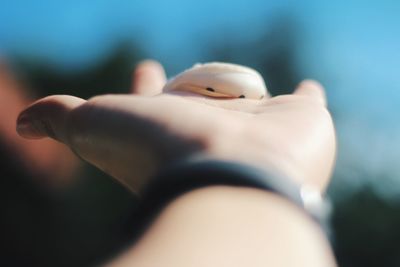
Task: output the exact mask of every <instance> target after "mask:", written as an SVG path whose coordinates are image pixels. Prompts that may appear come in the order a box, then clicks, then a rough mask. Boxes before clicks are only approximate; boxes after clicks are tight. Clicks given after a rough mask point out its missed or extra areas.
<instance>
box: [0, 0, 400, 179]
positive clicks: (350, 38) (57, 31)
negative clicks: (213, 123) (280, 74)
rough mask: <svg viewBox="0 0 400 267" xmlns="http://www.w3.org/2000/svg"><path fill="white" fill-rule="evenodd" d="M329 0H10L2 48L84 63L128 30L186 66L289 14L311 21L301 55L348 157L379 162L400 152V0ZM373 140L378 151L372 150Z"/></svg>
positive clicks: (4, 8)
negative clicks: (227, 38)
mask: <svg viewBox="0 0 400 267" xmlns="http://www.w3.org/2000/svg"><path fill="white" fill-rule="evenodd" d="M327 3H328V1H317V0H315V1H307V0H305V1H294V0H292V1H289V0H286V1H285V0H282V1H278V0H271V1H265V0H246V1H234V0H231V1H227V0H224V1H222V0H202V1H193V0H187V1H178V0H171V1H162V0H159V1H156V0H149V1H144V0H143V1H132V0H131V1H129V0H114V1H111V0H110V1H105V0H96V1H89V0H86V1H85V0H69V1H54V0H36V1H22V0H13V1H9V0H0V54H4V55H10V54H13V53H19V54H21V53H22V54H28V55H36V56H38V57H45V58H47V60H49V61H51V62H53V63H55V64H57V65H58V66H59V67H62V68H84V67H85V66H88V65H90V64H94V63H96V62H97V61H98V60H101V59H102V57H104V56H105V55H106V53H107V52H108V51H110V50H111V49H112V48H113V47H114V46H115V45H116V44H117V42H118V41H119V40H120V39H121V38H125V39H131V40H134V41H137V42H139V43H140V44H141V45H142V46H143V47H144V49H145V51H146V54H148V55H150V56H151V57H153V58H156V59H159V60H161V61H162V62H163V63H165V64H166V65H167V66H168V65H174V66H175V67H176V68H178V69H181V68H185V67H188V66H190V65H191V64H193V63H194V62H195V61H198V60H201V58H202V55H203V53H204V52H205V51H204V49H205V48H204V45H205V44H207V43H213V41H214V40H215V41H218V39H219V38H223V37H224V33H228V34H230V35H237V38H238V39H240V40H251V39H254V38H257V36H259V34H261V33H263V32H265V30H266V28H268V27H269V25H268V23H269V22H272V21H273V20H274V19H275V18H276V16H279V15H280V14H289V15H291V16H294V17H295V19H296V23H298V25H297V26H298V28H299V29H301V39H300V42H299V43H298V44H296V46H297V50H298V58H297V62H296V64H298V67H299V68H300V69H301V70H302V71H303V74H304V77H311V78H317V79H319V80H321V81H322V82H323V83H324V84H325V85H326V86H327V90H328V95H329V97H330V103H331V107H332V109H333V110H334V111H335V113H336V114H337V120H338V122H337V123H338V125H337V128H338V132H339V134H338V135H339V140H340V148H341V150H342V151H344V152H340V154H339V155H340V157H339V162H340V161H344V162H351V161H357V162H364V163H365V164H364V165H365V166H366V168H372V167H371V166H377V167H374V168H375V169H377V172H379V171H382V170H384V169H386V168H387V166H385V164H387V162H391V160H392V159H393V160H396V159H399V158H400V152H399V151H400V138H399V137H398V136H400V123H399V119H398V118H399V117H400V116H399V115H400V108H399V104H398V102H399V100H400V63H399V62H400V15H399V14H400V1H395V0H393V1H390V0H387V1H329V4H327ZM169 62H174V64H171V63H169ZM267 82H268V81H267ZM370 150H372V151H376V152H377V153H378V155H375V156H373V157H372V156H371V153H366V152H368V151H370ZM365 155H368V157H369V158H367V159H366V158H365V157H366V156H365ZM388 157H390V159H389V158H388ZM371 162H372V163H371ZM390 164H392V166H391V167H393V166H394V165H396V166H397V165H398V166H400V164H395V163H393V162H392V163H390ZM342 165H343V166H345V165H346V164H342ZM367 165H368V166H367ZM397 168H400V167H397ZM371 171H374V170H372V169H371ZM396 171H398V173H400V170H399V169H397V170H396Z"/></svg>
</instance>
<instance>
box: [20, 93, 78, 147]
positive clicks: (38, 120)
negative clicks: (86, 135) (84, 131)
mask: <svg viewBox="0 0 400 267" xmlns="http://www.w3.org/2000/svg"><path fill="white" fill-rule="evenodd" d="M85 102H86V101H85V100H83V99H81V98H78V97H73V96H67V95H58V96H49V97H45V98H43V99H40V100H38V101H36V102H35V103H33V104H32V105H30V106H29V107H28V108H26V109H25V110H24V111H22V112H21V113H20V115H19V116H18V119H17V132H18V134H19V135H20V136H22V137H25V138H28V139H40V138H44V137H51V138H54V139H56V140H58V141H61V142H63V143H67V133H66V131H67V125H66V124H67V118H68V116H69V114H70V112H71V111H72V110H73V109H75V108H76V107H78V106H80V105H82V104H83V103H85Z"/></svg>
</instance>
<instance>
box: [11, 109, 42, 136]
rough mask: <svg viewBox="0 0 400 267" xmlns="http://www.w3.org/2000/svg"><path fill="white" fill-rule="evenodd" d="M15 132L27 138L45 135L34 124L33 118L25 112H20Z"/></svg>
mask: <svg viewBox="0 0 400 267" xmlns="http://www.w3.org/2000/svg"><path fill="white" fill-rule="evenodd" d="M17 133H18V134H19V135H20V136H22V137H24V138H28V139H39V138H43V137H45V136H46V134H45V133H44V132H43V131H41V130H40V129H39V128H38V127H37V126H35V122H34V119H33V118H32V117H31V116H29V115H26V114H22V115H20V116H19V117H18V120H17Z"/></svg>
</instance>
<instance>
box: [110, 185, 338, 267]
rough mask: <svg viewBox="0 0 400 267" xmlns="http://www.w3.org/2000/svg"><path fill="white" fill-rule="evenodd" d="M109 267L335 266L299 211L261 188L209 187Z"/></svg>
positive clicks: (178, 204) (176, 204)
mask: <svg viewBox="0 0 400 267" xmlns="http://www.w3.org/2000/svg"><path fill="white" fill-rule="evenodd" d="M109 266H113V267H114V266H174V267H179V266H310V267H312V266H318V267H321V266H335V262H334V258H333V255H332V252H331V250H330V247H329V245H328V243H327V240H326V239H325V238H324V236H323V233H322V232H321V230H320V229H319V227H318V225H317V224H315V223H314V222H313V221H312V220H310V218H309V217H308V216H307V215H306V214H305V213H303V211H301V210H300V209H299V208H297V207H296V206H294V205H293V204H292V203H290V202H288V201H287V200H285V199H283V198H281V197H279V196H278V195H276V194H273V193H269V192H266V191H263V190H259V189H251V188H244V187H230V186H212V187H206V188H203V189H198V190H194V191H191V192H189V193H186V194H184V195H182V196H180V197H179V198H177V199H176V200H174V201H173V202H171V203H170V204H169V205H168V206H167V207H166V208H165V209H164V210H163V211H162V212H161V214H160V216H159V217H158V218H157V219H156V220H155V222H154V224H153V225H152V226H151V227H150V228H149V230H148V231H147V232H146V233H145V234H144V236H143V238H142V239H141V240H140V241H139V242H138V243H137V244H135V245H134V246H133V247H131V248H130V249H129V250H128V251H126V252H125V253H124V254H123V255H122V256H121V257H120V258H118V259H116V260H115V261H113V262H112V263H111V264H110V265H109Z"/></svg>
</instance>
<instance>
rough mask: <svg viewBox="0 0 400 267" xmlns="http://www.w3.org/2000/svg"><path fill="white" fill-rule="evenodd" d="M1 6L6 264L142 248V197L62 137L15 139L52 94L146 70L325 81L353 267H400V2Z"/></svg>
mask: <svg viewBox="0 0 400 267" xmlns="http://www.w3.org/2000/svg"><path fill="white" fill-rule="evenodd" d="M326 3H327V2H324V1H294V0H293V1H288V0H286V1H285V0H284V1H278V0H271V1H263V0H247V1H232V0H231V1H228V0H225V1H223V0H203V1H178V0H172V1H161V0H160V1H156V0H153V1H128V0H117V1H106V0H101V1H81V0H79V1H78V0H70V1H50V0H37V1H20V0H14V1H6V0H0V199H1V202H0V216H1V217H0V218H1V219H0V248H1V250H0V261H1V263H3V264H4V265H2V266H91V265H94V264H97V263H98V262H99V261H101V260H102V259H105V258H107V257H109V255H112V254H113V253H115V251H118V250H119V249H120V248H121V246H123V245H124V244H125V242H126V240H127V239H129V236H130V231H129V227H127V225H129V222H130V219H131V214H132V210H133V209H134V208H135V203H136V200H135V198H134V197H133V196H132V195H131V194H129V193H128V192H127V191H126V190H125V189H124V188H122V187H121V186H120V185H119V184H117V183H115V182H113V181H112V180H111V179H109V177H107V176H105V175H104V174H102V173H101V172H100V171H98V170H96V169H94V168H93V167H90V166H88V165H87V164H85V163H84V162H81V161H80V160H79V159H77V158H75V156H74V155H73V154H72V153H71V152H70V151H69V150H68V149H66V148H65V147H64V146H62V145H60V144H57V143H56V142H53V141H51V140H41V141H35V142H32V141H26V140H22V139H21V138H19V137H18V136H17V135H16V133H15V120H16V117H17V115H18V112H19V111H20V110H22V109H23V108H24V107H25V106H26V105H27V104H28V103H30V102H31V101H33V100H35V99H37V98H39V97H42V96H46V95H49V94H73V95H77V96H80V97H84V98H88V97H91V96H93V95H97V94H104V93H124V92H128V89H129V86H130V83H131V78H132V75H131V73H132V70H133V68H134V66H135V64H136V63H137V62H138V61H140V60H142V59H146V58H153V59H156V60H159V61H161V63H162V64H163V65H164V66H165V68H166V70H167V73H168V74H169V75H174V74H176V73H178V72H180V71H182V70H183V69H185V68H188V67H190V66H191V65H193V64H194V63H196V62H206V61H228V62H234V63H239V64H244V65H248V66H251V67H254V68H256V69H257V70H259V71H260V72H261V73H262V74H263V76H264V78H265V80H266V83H267V85H268V87H269V89H270V91H271V92H272V93H273V94H274V95H276V94H282V93H290V92H291V91H292V90H293V88H294V87H295V86H296V84H297V83H298V82H300V81H301V80H302V79H304V78H314V79H317V80H319V81H321V82H322V83H323V84H324V85H325V86H326V89H327V94H328V97H329V106H330V110H331V111H332V113H333V116H334V120H335V123H336V128H337V132H338V141H339V152H338V161H337V167H336V170H335V173H334V178H333V182H332V184H331V187H330V188H329V192H328V194H329V196H330V198H331V199H332V200H333V203H334V206H335V212H334V215H333V220H332V225H333V229H334V238H333V246H334V250H335V253H336V256H337V259H338V262H339V265H340V266H343V267H358V266H363V267H368V266H386V267H390V266H400V246H399V245H398V242H399V241H400V198H399V196H400V194H399V192H400V180H399V178H400V176H399V173H400V160H399V155H400V124H399V123H398V118H399V111H400V110H399V108H398V100H400V91H399V89H400V88H399V87H400V86H399V85H400V76H399V71H400V64H399V62H400V53H399V47H400V31H399V26H400V16H399V14H400V13H399V12H400V2H398V1H369V2H367V1H351V2H350V1H335V2H334V3H332V2H330V4H326Z"/></svg>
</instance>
